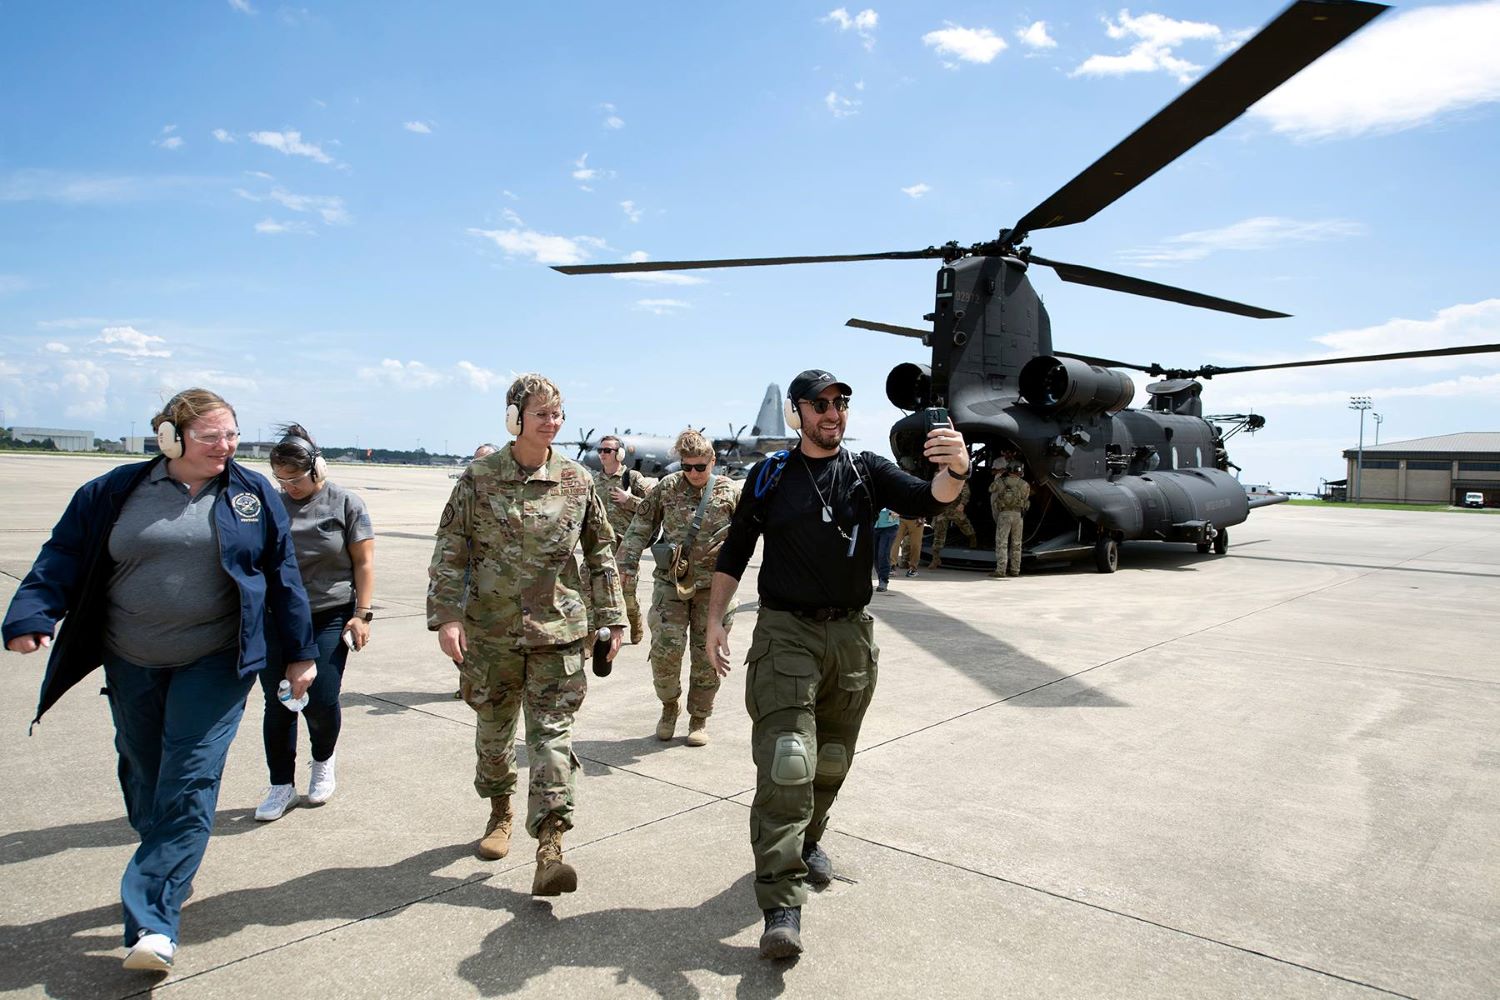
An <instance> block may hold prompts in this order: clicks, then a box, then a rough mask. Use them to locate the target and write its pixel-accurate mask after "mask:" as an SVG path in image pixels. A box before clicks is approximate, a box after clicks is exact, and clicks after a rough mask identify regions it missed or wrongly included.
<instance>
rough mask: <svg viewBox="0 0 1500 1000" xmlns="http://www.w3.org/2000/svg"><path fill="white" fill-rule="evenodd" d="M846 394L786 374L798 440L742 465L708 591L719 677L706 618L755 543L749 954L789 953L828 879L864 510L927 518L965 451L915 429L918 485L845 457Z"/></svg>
mask: <svg viewBox="0 0 1500 1000" xmlns="http://www.w3.org/2000/svg"><path fill="white" fill-rule="evenodd" d="M852 392H853V390H851V389H850V388H849V386H848V385H846V384H845V383H843V382H840V381H838V380H837V379H835V378H834V377H833V376H832V375H830V374H829V373H828V372H826V371H818V370H809V371H805V372H803V373H802V374H800V375H798V376H797V377H796V378H795V379H793V380H792V384H791V388H790V390H789V391H788V394H787V424H788V425H789V426H791V427H792V428H793V429H794V430H797V431H800V432H801V435H802V440H801V442H800V443H799V444H798V446H797V448H796V449H795V450H794V451H792V452H790V453H786V452H782V453H778V454H777V455H774V456H772V457H771V458H768V459H765V460H764V461H762V462H760V463H759V464H757V465H756V466H755V468H753V469H752V470H751V471H750V475H749V477H748V478H747V479H746V480H745V488H744V492H743V493H742V494H741V497H740V502H739V506H738V507H736V508H735V513H734V521H733V523H732V524H731V525H730V528H729V535H728V537H727V538H726V539H725V541H724V547H723V548H722V549H720V550H719V559H718V563H717V565H716V567H715V569H716V572H715V573H714V578H713V584H712V587H711V589H710V595H709V606H708V623H709V624H708V633H707V645H708V649H709V657H710V659H711V661H712V662H713V666H714V669H715V670H716V671H718V673H719V675H720V676H724V675H727V674H728V673H729V636H728V633H727V632H726V631H725V629H724V628H723V626H722V625H721V624H718V623H720V622H722V621H723V620H724V613H725V612H726V611H727V610H728V608H729V602H730V601H731V600H732V599H733V598H734V592H735V590H736V589H737V588H738V586H739V580H740V576H741V575H742V574H743V573H744V571H745V566H746V564H747V563H748V562H749V561H750V556H751V554H752V553H753V552H754V551H755V541H756V539H757V538H758V537H760V536H764V537H765V552H764V555H763V558H762V561H761V568H760V578H759V588H760V612H759V614H758V615H757V616H756V622H755V632H754V634H753V635H752V637H751V640H750V653H749V655H748V656H747V657H746V661H745V662H746V664H747V667H746V670H747V675H746V678H745V705H746V707H747V708H748V709H749V711H750V717H751V720H752V721H753V723H754V728H753V730H752V736H751V745H752V749H753V753H754V757H755V771H756V795H755V801H754V803H753V804H752V805H751V808H750V844H751V848H752V850H753V851H754V853H755V896H756V900H757V902H758V903H759V904H760V908H761V909H762V910H763V911H764V913H765V922H766V923H765V931H764V932H763V933H762V934H761V938H760V954H761V957H762V958H790V957H792V956H794V955H798V954H801V952H802V937H801V929H802V903H803V901H804V900H805V899H806V898H807V889H806V886H805V885H804V881H805V882H807V883H811V884H813V885H826V884H827V883H828V881H829V880H830V878H831V877H832V875H833V864H832V862H831V861H830V860H829V859H828V855H827V854H825V853H824V852H823V849H822V848H821V847H819V846H818V841H819V840H820V839H821V838H822V836H823V832H824V830H825V829H826V828H827V826H828V809H829V807H830V806H831V805H833V800H834V798H835V797H836V796H837V795H838V791H839V788H840V787H841V786H842V785H843V783H844V776H845V775H846V774H848V772H849V765H850V764H851V762H852V761H853V757H854V747H855V743H856V741H857V740H858V738H859V727H860V722H861V721H862V720H863V719H864V715H865V710H866V709H867V708H868V707H869V705H870V698H871V696H872V695H873V694H874V692H875V680H876V673H877V663H878V660H879V656H880V649H879V647H878V646H876V645H875V639H874V630H873V621H874V620H873V619H872V618H871V617H870V616H869V615H867V614H865V611H864V607H865V605H866V604H867V603H869V600H870V594H871V590H870V570H871V567H872V566H873V564H874V545H875V531H874V522H875V518H876V515H877V514H878V513H879V512H880V508H882V507H889V508H890V509H891V510H893V511H895V512H896V513H898V514H901V515H903V516H906V517H923V516H931V515H934V514H936V513H937V512H938V511H940V510H942V509H943V507H944V506H946V505H947V504H949V503H951V502H952V501H953V500H954V499H956V498H957V497H958V494H959V490H960V489H961V488H962V487H963V481H964V480H966V479H968V478H969V454H968V450H967V448H966V447H965V445H964V440H963V437H962V435H960V434H959V433H958V432H957V431H956V430H953V429H952V428H951V427H942V428H936V429H934V430H933V431H932V432H931V433H930V434H929V435H928V438H927V443H926V446H925V449H924V451H925V454H926V457H927V458H928V459H929V460H930V461H932V462H934V463H936V464H937V465H938V466H939V467H940V469H941V471H940V472H939V473H938V475H937V476H936V477H935V478H934V479H933V481H932V482H931V483H927V482H925V481H923V480H921V479H918V478H917V477H915V476H912V475H908V474H907V473H905V472H902V471H901V470H900V469H899V468H897V467H896V465H895V464H894V463H892V462H891V461H890V460H889V459H886V458H882V457H881V456H879V455H875V454H872V453H870V452H861V453H860V454H859V455H852V454H850V453H849V452H847V451H845V450H844V449H843V447H842V444H841V443H842V441H843V439H844V430H845V428H846V426H847V424H848V409H849V397H850V395H851V394H852Z"/></svg>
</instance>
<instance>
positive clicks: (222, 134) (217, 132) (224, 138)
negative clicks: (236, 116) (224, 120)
mask: <svg viewBox="0 0 1500 1000" xmlns="http://www.w3.org/2000/svg"><path fill="white" fill-rule="evenodd" d="M213 135H214V138H215V139H217V140H219V141H220V142H225V143H228V142H234V141H235V139H234V133H233V132H230V131H229V130H228V129H222V128H216V129H214V132H213Z"/></svg>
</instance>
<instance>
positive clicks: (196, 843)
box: [4, 389, 317, 970]
mask: <svg viewBox="0 0 1500 1000" xmlns="http://www.w3.org/2000/svg"><path fill="white" fill-rule="evenodd" d="M152 427H154V428H155V429H156V431H157V440H158V442H159V443H160V444H161V450H162V457H161V458H158V459H154V460H152V461H150V462H141V463H136V464H132V465H124V466H121V467H119V468H117V469H115V470H113V471H111V472H109V473H106V474H105V475H103V476H100V477H99V478H98V479H95V480H93V481H92V482H89V483H85V484H84V485H83V486H82V487H80V488H79V490H78V492H77V493H75V494H74V495H73V499H72V502H71V503H69V504H68V509H67V510H66V511H65V512H64V514H63V516H62V519H61V520H59V521H58V522H57V526H56V527H55V528H53V529H52V537H51V538H50V539H49V540H48V541H47V543H46V544H45V545H44V546H42V552H41V554H40V555H39V556H38V557H37V560H36V563H35V564H34V565H33V566H32V568H31V572H30V573H28V574H27V576H26V579H25V580H24V581H22V583H21V587H20V589H19V590H17V591H16V595H15V598H14V599H13V600H12V601H11V605H10V610H9V611H8V612H7V613H6V616H5V624H4V638H5V647H6V648H7V649H9V650H11V651H12V652H17V653H32V652H35V651H36V650H38V649H41V648H44V647H46V646H48V645H52V653H51V656H50V657H49V659H48V662H47V673H46V676H45V678H44V679H43V681H42V692H41V699H40V702H39V704H38V706H37V715H36V720H35V721H36V722H39V721H41V717H42V714H43V713H44V712H46V711H47V709H48V708H50V707H51V706H52V705H53V704H54V703H55V702H56V701H57V699H58V698H59V697H61V696H62V694H63V693H64V692H65V691H67V689H68V688H70V687H72V686H73V685H74V684H76V683H77V682H78V681H79V680H81V679H83V678H84V677H85V676H87V675H88V674H90V673H91V672H93V670H94V669H95V668H96V667H98V666H99V665H100V664H101V663H102V664H103V665H104V672H105V678H106V683H107V688H106V691H107V693H108V695H109V705H110V714H111V715H112V716H113V718H114V723H115V747H116V749H117V750H118V751H119V754H120V764H119V773H120V787H121V789H122V791H123V792H124V795H125V810H126V814H127V815H128V816H129V818H130V825H131V826H132V827H134V828H135V831H136V833H137V834H139V835H140V838H141V844H140V847H139V848H138V849H137V850H136V852H135V855H134V856H133V857H132V858H131V859H130V864H129V865H128V866H126V869H125V876H124V878H123V879H122V880H121V884H120V898H121V902H122V903H123V907H124V915H125V944H126V946H127V947H128V948H129V949H130V952H129V954H128V955H127V956H126V958H125V966H126V968H131V969H151V970H165V969H169V968H171V966H172V962H173V958H174V955H175V952H176V947H177V945H176V943H177V940H178V921H179V917H180V913H181V910H182V904H183V903H184V902H185V901H186V899H187V897H188V896H189V895H191V894H192V882H193V876H194V875H195V874H196V873H197V871H198V865H199V864H200V863H201V862H202V860H203V852H204V850H205V849H206V848H207V847H208V836H209V833H210V831H211V830H212V829H213V818H214V808H215V805H216V804H217V802H218V796H219V781H220V779H221V777H222V776H223V773H224V760H225V757H226V756H227V755H228V753H229V744H230V741H231V740H232V739H233V738H234V734H235V730H236V729H238V727H239V723H240V717H241V715H243V714H244V710H245V699H246V696H247V695H248V694H249V691H250V687H251V685H252V684H253V683H254V679H255V675H256V673H257V672H258V671H259V670H260V669H261V668H262V667H264V666H265V665H266V634H265V628H266V623H267V620H268V619H267V611H268V610H269V611H271V612H272V613H273V618H272V619H271V620H272V621H274V622H275V627H276V628H277V629H278V630H279V638H280V640H281V642H282V644H283V648H284V649H286V650H287V651H288V653H289V654H291V655H288V656H287V659H288V660H289V661H292V662H289V663H288V664H287V667H286V676H287V679H288V680H290V681H291V683H292V688H293V691H294V693H295V694H296V695H298V696H300V694H301V693H302V692H303V691H305V690H306V689H307V686H308V685H309V684H311V683H312V680H313V678H314V677H315V676H316V673H317V671H316V667H315V665H314V662H313V661H314V658H315V657H316V655H317V646H316V645H315V644H314V643H313V637H312V626H311V615H310V613H309V611H308V604H307V595H306V593H305V592H304V591H303V589H302V579H301V576H300V575H299V573H298V570H297V560H296V556H295V554H294V552H293V550H292V543H291V536H290V533H289V532H288V528H287V521H286V515H285V513H284V512H283V510H282V505H281V502H280V499H279V498H278V497H277V496H276V495H275V491H274V490H273V489H272V487H271V484H270V483H269V482H267V480H266V479H265V477H263V476H260V475H258V474H256V473H254V472H248V471H246V470H244V469H241V468H240V467H239V466H237V465H236V464H235V463H234V452H235V447H236V445H237V443H238V441H239V431H238V429H237V428H236V421H235V414H234V410H233V408H232V407H230V405H229V404H228V403H226V402H225V401H224V400H223V399H222V398H221V397H219V396H218V395H216V394H214V393H212V392H209V391H208V390H206V389H187V390H185V391H183V392H180V393H178V394H177V395H176V396H174V397H172V399H171V400H170V401H169V402H168V403H167V405H166V406H165V408H164V409H163V410H162V412H161V413H160V414H158V415H157V416H156V417H155V418H154V419H153V420H152ZM59 621H61V622H62V628H61V630H60V631H58V633H57V641H56V643H55V644H53V643H52V636H53V631H54V629H55V628H56V626H57V624H58V622H59ZM33 725H35V722H33Z"/></svg>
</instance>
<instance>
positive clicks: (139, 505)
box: [104, 462, 240, 667]
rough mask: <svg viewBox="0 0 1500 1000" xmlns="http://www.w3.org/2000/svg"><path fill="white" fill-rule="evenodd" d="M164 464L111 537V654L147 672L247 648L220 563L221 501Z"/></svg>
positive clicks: (235, 597) (210, 486)
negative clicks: (193, 489)
mask: <svg viewBox="0 0 1500 1000" xmlns="http://www.w3.org/2000/svg"><path fill="white" fill-rule="evenodd" d="M219 489H220V480H219V479H218V478H214V479H212V480H210V481H209V482H208V483H207V484H206V485H204V487H203V489H202V490H200V491H199V492H198V495H197V496H189V495H188V489H187V487H186V486H184V485H182V484H181V483H179V482H177V481H176V480H174V479H172V478H170V477H169V476H168V475H167V463H166V462H161V463H159V464H158V465H157V466H156V467H155V468H153V469H152V470H151V474H150V475H149V476H148V477H147V478H146V480H145V481H144V482H142V483H141V485H139V486H137V487H136V488H135V490H134V491H133V492H132V493H131V494H130V496H129V497H127V498H126V500H125V506H124V507H122V508H121V509H120V517H119V519H118V520H116V521H115V525H114V530H113V531H111V532H110V536H109V557H110V558H111V559H113V560H114V563H115V569H114V573H113V574H112V575H111V576H110V578H109V594H108V605H107V608H106V613H105V619H104V621H105V625H104V648H105V649H107V650H108V651H109V652H111V653H113V654H114V655H116V656H119V657H122V658H123V659H125V660H127V661H129V662H130V663H134V664H137V665H138V666H142V667H180V666H182V665H184V664H187V663H192V662H193V661H194V660H199V659H202V658H203V657H205V656H208V655H209V654H211V653H218V652H222V651H224V650H226V649H233V648H235V647H237V646H238V644H239V641H240V595H239V589H238V588H237V587H236V586H235V584H234V580H232V579H231V578H230V576H229V574H227V573H225V572H224V566H223V563H222V562H221V561H220V559H219V540H218V535H217V533H216V531H215V528H214V520H213V517H214V501H215V500H216V499H218V496H219Z"/></svg>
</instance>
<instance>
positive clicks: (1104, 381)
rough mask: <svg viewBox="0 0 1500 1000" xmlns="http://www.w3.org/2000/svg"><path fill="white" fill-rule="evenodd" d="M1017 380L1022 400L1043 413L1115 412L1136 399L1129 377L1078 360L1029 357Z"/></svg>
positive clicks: (1132, 383)
mask: <svg viewBox="0 0 1500 1000" xmlns="http://www.w3.org/2000/svg"><path fill="white" fill-rule="evenodd" d="M1020 381H1021V398H1022V399H1024V400H1026V402H1028V403H1030V404H1031V405H1032V406H1035V407H1036V408H1037V409H1039V410H1041V411H1042V412H1044V413H1054V412H1083V413H1118V412H1120V411H1121V410H1123V409H1125V407H1127V406H1129V405H1130V402H1131V400H1133V399H1135V383H1134V382H1132V381H1130V376H1129V375H1126V374H1124V373H1123V372H1117V371H1113V370H1111V369H1109V368H1099V367H1097V366H1095V365H1091V364H1088V363H1087V362H1084V361H1079V360H1078V359H1077V358H1052V357H1040V358H1032V359H1031V360H1030V361H1028V362H1027V363H1026V367H1024V368H1022V369H1021V380H1020Z"/></svg>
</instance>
